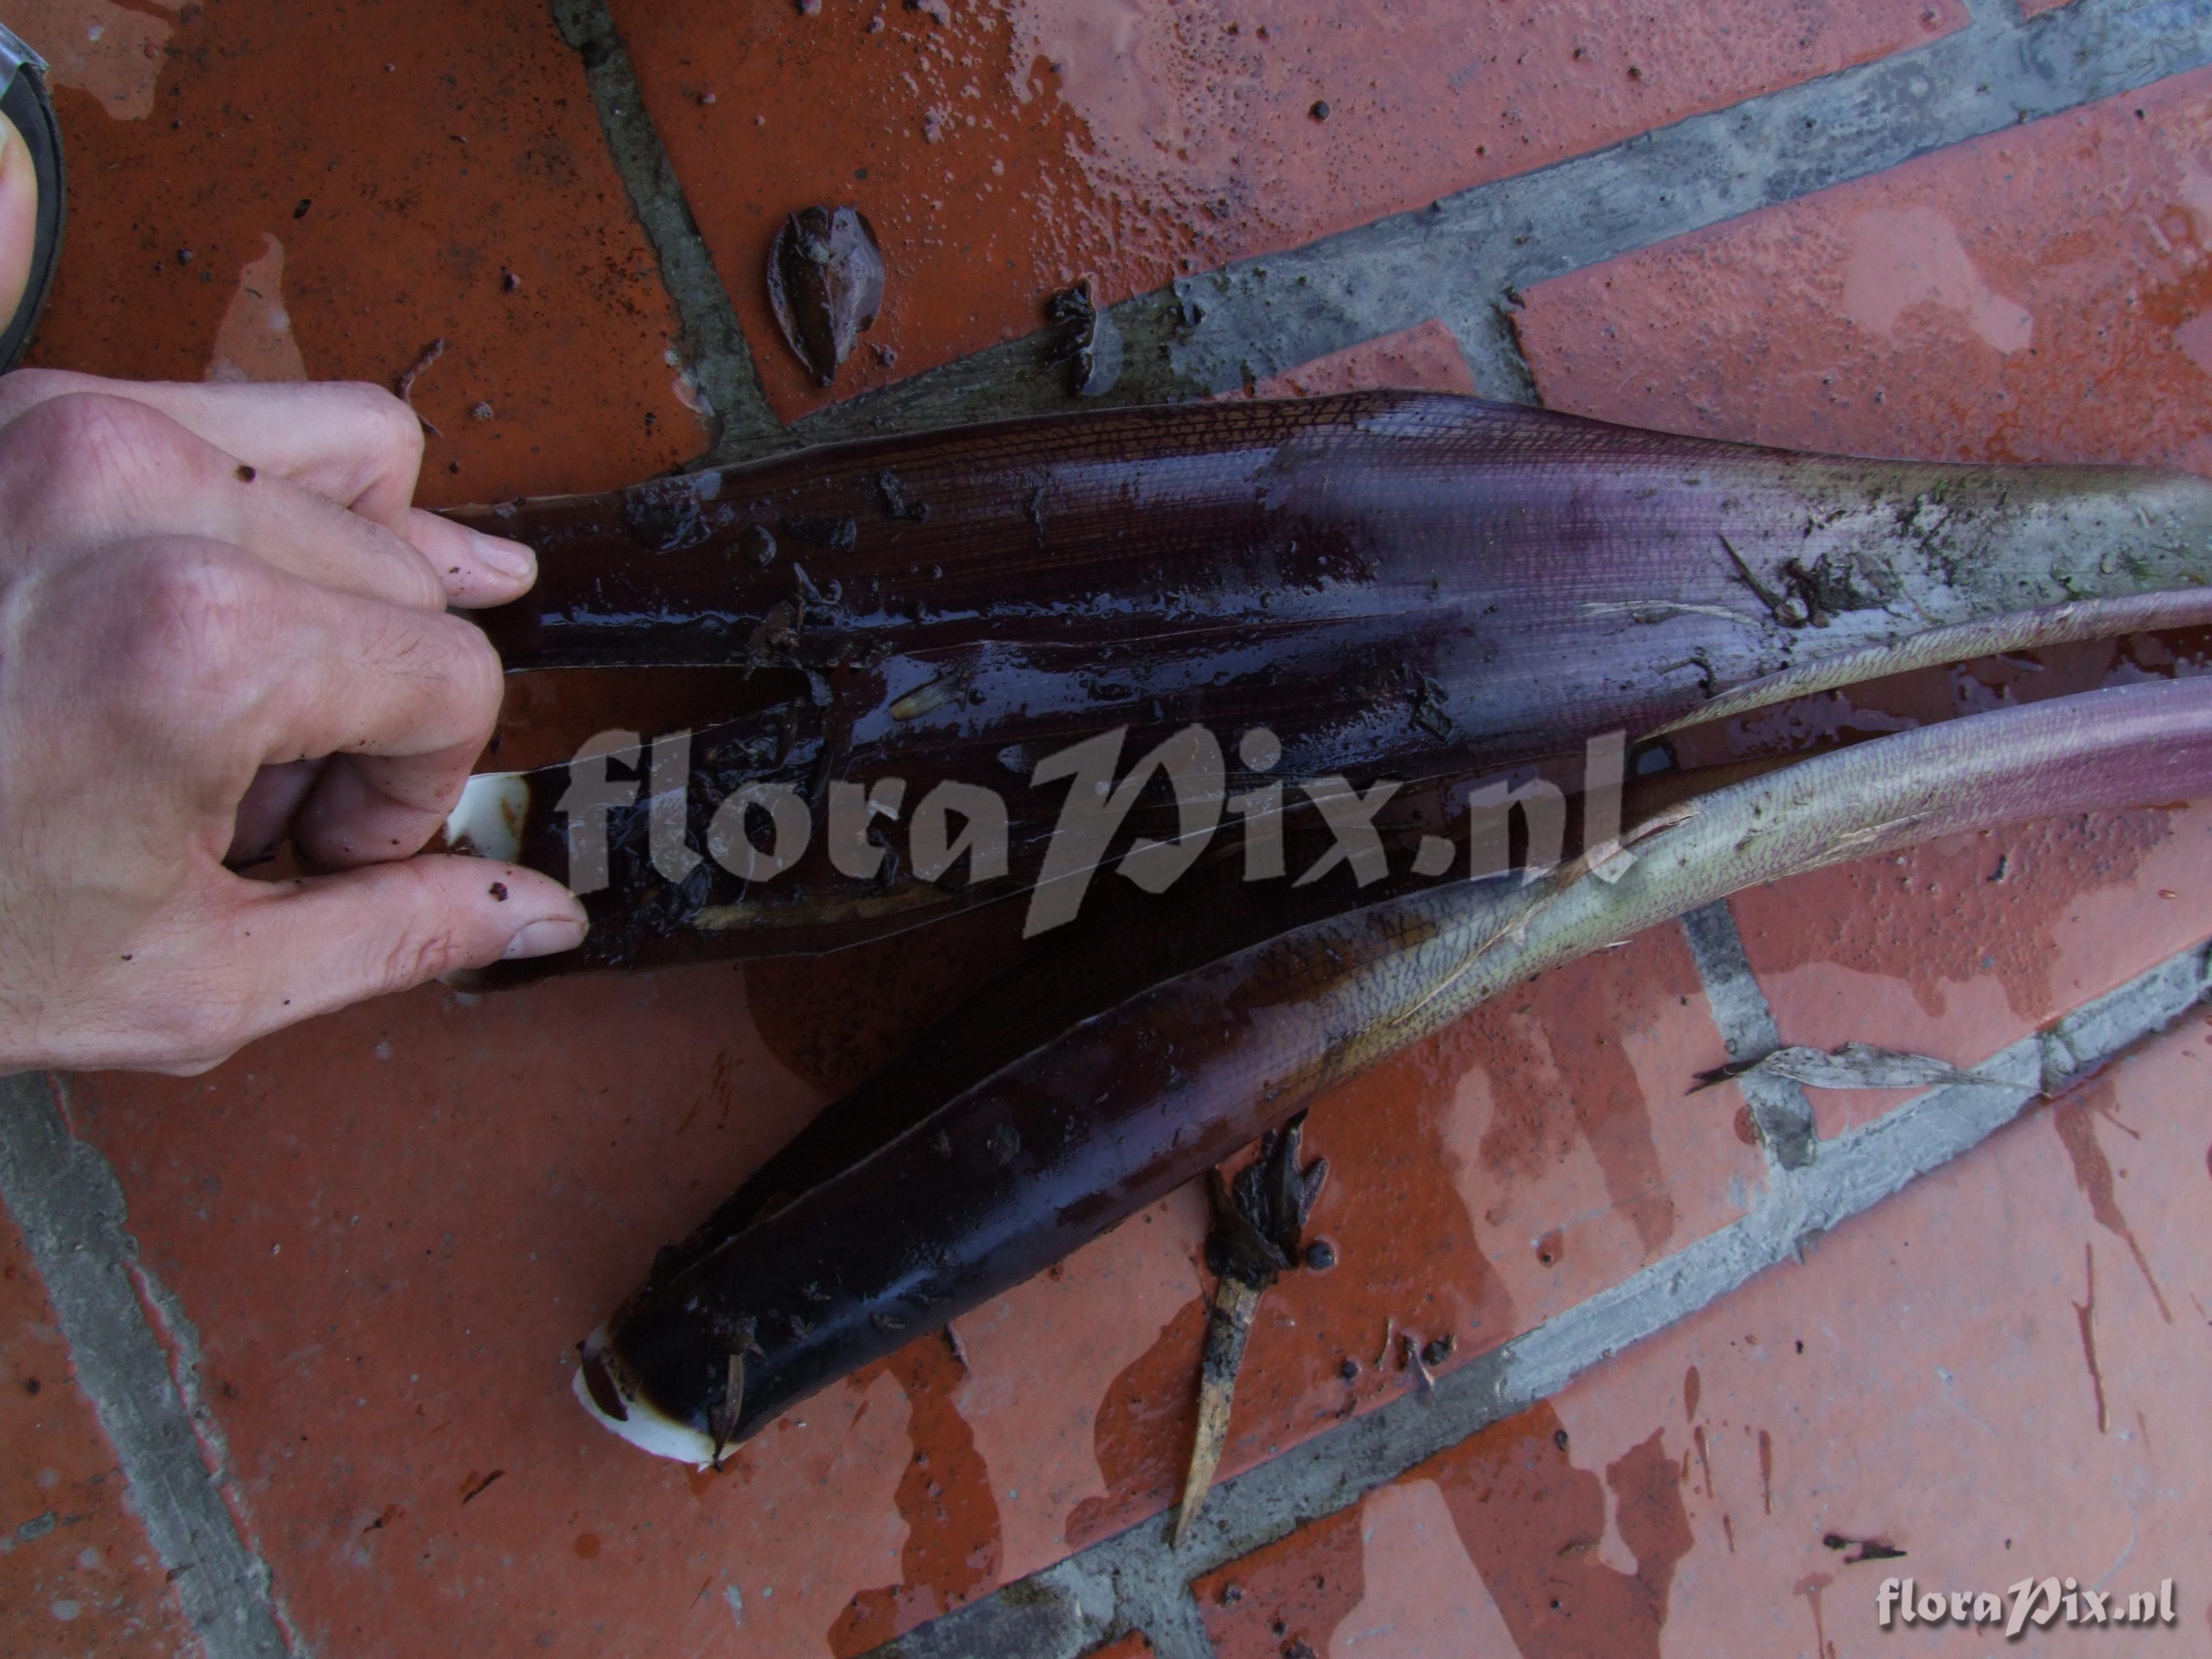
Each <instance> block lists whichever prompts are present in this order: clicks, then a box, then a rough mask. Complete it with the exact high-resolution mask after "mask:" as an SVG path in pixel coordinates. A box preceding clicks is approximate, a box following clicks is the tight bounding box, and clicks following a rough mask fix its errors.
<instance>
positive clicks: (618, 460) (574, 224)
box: [8, 0, 704, 502]
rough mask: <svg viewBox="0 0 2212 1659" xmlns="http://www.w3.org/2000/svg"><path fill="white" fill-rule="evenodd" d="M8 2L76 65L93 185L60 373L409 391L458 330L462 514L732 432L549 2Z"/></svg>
mask: <svg viewBox="0 0 2212 1659" xmlns="http://www.w3.org/2000/svg"><path fill="white" fill-rule="evenodd" d="M8 17H9V22H10V24H11V25H13V26H14V27H15V28H16V29H17V31H18V32H20V33H22V34H23V35H24V36H26V37H27V39H28V40H31V41H32V42H33V45H36V46H40V47H41V48H43V49H44V50H45V51H46V52H48V53H49V54H50V55H51V56H52V57H53V58H55V61H56V64H57V74H56V80H57V82H58V88H59V90H58V92H57V94H56V101H57V104H58V107H59V109H60V112H61V117H62V123H63V127H64V137H65V141H66V143H67V144H68V148H69V156H70V184H71V186H72V191H71V199H70V224H69V242H68V247H67V251H66V252H65V255H64V259H63V262H62V266H61V271H60V275H59V277H58V281H57V283H56V285H55V289H54V295H53V299H52V304H51V306H50V307H49V309H48V311H47V313H46V319H45V321H44V323H43V325H42V326H41V328H40V338H39V342H38V347H37V351H36V354H35V356H36V361H39V362H45V363H48V364H54V365H58V366H62V367H65V368H82V369H87V370H90V371H93V372H95V373H99V374H117V375H125V376H131V377H136V378H140V379H173V380H199V379H201V378H203V377H218V378H232V379H249V380H282V379H297V378H300V377H301V376H302V375H303V374H304V375H312V376H313V377H315V378H317V379H361V380H375V381H378V382H380V383H382V384H384V385H386V386H390V385H391V384H392V382H393V380H394V379H395V378H396V377H397V376H398V375H399V374H401V373H402V372H403V371H404V370H405V369H406V368H408V367H409V366H410V364H411V363H413V362H415V361H416V358H417V356H419V355H421V354H422V352H423V351H424V349H425V348H426V347H427V346H428V344H429V343H431V342H432V341H433V340H436V339H442V340H444V341H445V342H446V343H447V349H446V351H445V353H444V354H443V356H441V357H440V358H439V359H438V360H437V361H436V362H435V363H433V364H431V365H430V366H429V367H428V368H426V369H425V371H424V372H423V374H422V376H421V378H420V380H419V381H418V382H417V384H416V404H417V405H418V406H419V407H420V408H421V410H422V412H423V414H424V415H425V416H428V419H429V420H431V421H432V422H435V424H436V426H437V427H438V428H439V429H440V432H441V434H442V435H441V436H437V437H433V438H431V439H430V441H429V450H428V459H427V460H426V463H425V466H424V494H425V496H426V498H428V500H430V501H433V502H451V501H474V500H483V499H489V498H493V497H498V496H504V495H513V494H517V493H521V492H526V491H552V490H565V489H602V488H606V487H609V486H612V485H617V484H622V483H629V482H631V481H632V480H634V479H635V478H639V477H646V476H647V475H649V474H651V473H653V472H655V471H660V470H662V469H664V468H665V467H667V466H669V465H671V464H673V463H675V462H678V461H680V460H683V459H687V458H689V457H690V456H691V455H694V454H696V453H698V451H699V450H700V449H701V448H702V447H703V444H704V435H703V433H702V428H701V427H700V425H699V422H698V420H697V417H696V416H695V415H694V414H693V413H692V411H691V410H690V409H689V408H687V407H686V406H685V404H684V398H686V397H688V396H690V391H689V388H688V385H679V381H680V380H681V378H682V377H681V374H680V371H679V370H678V368H673V367H671V363H670V362H669V361H668V356H667V354H668V353H669V351H670V349H671V341H672V339H673V337H674V335H675V331H676V323H675V319H674V316H673V313H672V312H671V308H670V306H669V302H668V300H667V296H666V295H665V292H664V290H663V289H662V288H661V285H660V281H659V274H658V271H657V270H656V268H655V266H654V264H653V259H652V256H651V253H650V252H649V250H648V249H647V246H646V243H645V240H644V238H643V235H642V234H641V232H640V230H639V229H638V228H637V226H636V224H635V221H634V219H633V217H632V215H631V211H630V206H629V197H627V196H626V195H625V194H624V192H623V186H622V183H621V181H620V179H618V178H617V176H616V173H615V171H614V168H613V166H612V164H611V161H609V159H608V157H607V155H606V151H605V140H604V137H603V136H602V134H601V132H600V129H599V119H598V117H597V114H596V113H595V112H594V111H593V109H592V102H591V98H590V95H589V94H588V92H587V91H586V88H585V84H584V78H583V72H582V70H581V68H580V65H579V64H578V63H577V61H576V59H575V58H574V54H573V53H571V52H569V51H568V49H567V47H566V46H564V45H563V44H562V41H561V40H560V37H559V36H558V34H557V33H556V32H555V30H554V27H553V24H552V21H551V19H550V16H549V15H548V14H547V12H546V9H545V8H544V5H542V4H538V3H534V0H497V3H495V4H489V5H478V6H471V7H468V8H466V9H461V10H456V9H453V7H451V6H445V5H440V4H438V3H436V0H394V3H389V4H385V5H380V6H376V7H374V8H368V9H363V8H359V7H352V6H346V5H342V4H336V3H330V0H301V3H289V4H281V3H275V0H252V3H232V4H221V5H210V6H202V5H190V6H178V5H175V4H173V3H168V4H165V7H164V9H161V10H148V9H131V8H128V7H125V6H123V5H118V4H114V3H111V0H18V3H16V4H15V5H13V6H11V7H10V8H9V13H8ZM94 32H97V34H96V38H90V37H91V36H93V34H94ZM509 272H512V273H513V286H512V288H511V289H510V286H509V283H508V280H507V273H509ZM480 409H481V410H483V411H485V412H483V413H482V414H481V415H478V414H476V413H472V411H476V410H480ZM456 467H458V469H459V470H458V471H455V470H454V469H455V468H456Z"/></svg>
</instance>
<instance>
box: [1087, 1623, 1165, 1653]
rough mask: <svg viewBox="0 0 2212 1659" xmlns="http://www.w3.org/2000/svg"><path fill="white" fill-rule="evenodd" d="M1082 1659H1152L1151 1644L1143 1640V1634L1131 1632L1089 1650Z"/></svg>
mask: <svg viewBox="0 0 2212 1659" xmlns="http://www.w3.org/2000/svg"><path fill="white" fill-rule="evenodd" d="M1083 1659H1152V1644H1151V1643H1150V1642H1148V1641H1146V1639H1145V1633H1144V1632H1142V1631H1140V1630H1133V1631H1131V1632H1129V1633H1128V1634H1127V1636H1121V1637H1116V1638H1115V1639H1114V1640H1113V1641H1111V1642H1109V1643H1107V1644H1105V1646H1103V1647H1097V1648H1093V1649H1091V1651H1090V1652H1088V1653H1086V1654H1085V1655H1084V1656H1083Z"/></svg>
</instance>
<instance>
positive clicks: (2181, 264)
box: [1517, 71, 2212, 472]
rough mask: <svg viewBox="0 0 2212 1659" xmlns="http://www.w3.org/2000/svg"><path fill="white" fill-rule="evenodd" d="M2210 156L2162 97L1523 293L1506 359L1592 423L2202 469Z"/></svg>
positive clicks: (1996, 141) (1884, 450) (2180, 101)
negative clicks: (1511, 354)
mask: <svg viewBox="0 0 2212 1659" xmlns="http://www.w3.org/2000/svg"><path fill="white" fill-rule="evenodd" d="M2208 143H2212V71H2198V72H2197V73H2195V74H2191V75H2185V76H2176V77H2174V78H2173V79H2172V80H2168V81H2165V82H2160V83H2158V84H2157V85H2155V86H2153V87H2150V88H2145V89H2144V90H2142V91H2141V92H2136V93H2130V94H2124V95H2122V96H2120V97H2118V98H2112V99H2107V100H2105V101H2104V102H2102V103H2100V104H2095V105H2092V106H2088V107H2087V108H2085V109H2082V110H2080V111H2076V112H2073V113H2070V114H2067V115H2060V116H2054V117H2051V118H2048V119H2045V120H2041V121H2036V122H2033V123H2031V124H2029V125H2027V126H2024V127H2020V128H2017V129H2015V130H2012V131H2006V132H2002V133H1999V134H1996V135H1993V136H1992V137H1986V138H1982V139H1978V140H1976V141H1974V142H1972V143H1966V144H1960V145H1957V146H1955V147H1954V148H1952V149H1946V150H1942V151H1939V152H1937V153H1936V154H1934V155H1924V156H1922V157H1921V158H1919V159H1918V160H1917V161H1911V162H1908V163H1907V164H1906V165H1905V166H1903V167H1897V168H1893V170H1891V171H1890V172H1887V173H1881V174H1879V175H1877V176H1875V177H1874V178H1872V179H1863V180H1860V181H1859V182H1857V183H1855V184H1850V185H1839V186H1838V187H1837V188H1835V189H1832V190H1827V191H1820V192H1819V193H1818V194H1816V195H1814V196H1811V197H1806V198H1804V199H1803V200H1801V201H1798V202H1794V203H1790V204H1785V205H1784V206H1781V207H1777V208H1771V209H1768V210H1765V211H1764V212H1760V213H1756V214H1753V215H1751V216H1748V217H1747V218H1743V219H1741V220H1736V221H1734V222H1729V223H1727V224H1723V225H1719V226H1716V227H1715V228H1712V229H1711V230H1707V231H1702V232H1699V233H1697V234H1692V235H1690V236H1685V237H1680V238H1678V239H1676V240H1674V241H1670V242H1665V243H1662V244H1660V245H1659V246H1656V247H1653V248H1650V249H1646V250H1644V252H1639V253H1635V254H1631V255H1629V256H1627V257H1626V258H1620V259H1616V260H1613V261H1612V262H1611V263H1610V264H1604V265H1599V266H1595V267H1593V268H1591V269H1590V270H1583V271H1578V272H1576V273H1575V274H1573V275H1571V276H1563V277H1560V278H1559V279H1557V280H1556V281H1553V282H1549V283H1541V284H1538V285H1537V286H1536V287H1534V288H1532V289H1530V290H1529V291H1528V295H1527V303H1526V307H1525V309H1523V310H1522V312H1521V313H1519V314H1518V319H1517V326H1518V329H1519V332H1520V337H1521V342H1522V348H1523V349H1524V350H1525V351H1526V353H1527V355H1528V361H1529V363H1530V366H1531V367H1532V368H1534V370H1535V373H1536V380H1537V384H1538V386H1539V387H1540V388H1541V391H1542V392H1543V395H1544V398H1545V400H1546V401H1547V403H1549V404H1553V406H1554V407H1556V408H1560V409H1571V410H1575V411H1576V412H1577V413H1579V414H1586V415H1595V416H1599V417H1600V418H1601V419H1605V420H1613V421H1626V422H1630V423H1632V424H1634V425H1640V426H1656V427H1660V428H1664V429H1667V430H1669V431H1678V432H1700V433H1707V434H1710V435H1713V436H1716V437H1725V438H1735V439H1741V440H1745V441H1754V442H1759V443H1771V444H1784V445H1791V446H1795V447H1799V448H1808V449H1826V450H1840V451H1848V452H1850V453H1860V454H1875V455H1896V454H1905V455H1916V456H1927V457H1929V458H1933V459H1959V460H1989V461H2001V460H2027V461H2060V460H2078V461H2130V462H2136V463H2141V464H2157V463H2163V464H2165V465H2176V466H2185V467H2189V468H2191V469H2192V470H2194V471H2199V472H2207V471H2212V399H2208V398H2207V397H2206V395H2205V393H2206V390H2207V386H2208V377H2212V325H2208V324H2207V323H2206V321H2205V317H2206V315H2207V301H2208V300H2212V259H2208V258H2207V250H2208V249H2212V173H2208V172H2207V170H2206V167H2205V162H2204V154H2205V147H2206V145H2207V144H2208ZM1932 363H1940V364H1941V365H1942V372H1941V373H1936V374H1931V373H1929V372H1928V370H1929V365H1930V364H1932Z"/></svg>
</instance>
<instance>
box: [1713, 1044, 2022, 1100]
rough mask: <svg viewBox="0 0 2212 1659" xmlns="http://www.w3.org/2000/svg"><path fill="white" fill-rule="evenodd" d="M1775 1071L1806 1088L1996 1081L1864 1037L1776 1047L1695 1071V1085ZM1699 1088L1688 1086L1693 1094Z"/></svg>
mask: <svg viewBox="0 0 2212 1659" xmlns="http://www.w3.org/2000/svg"><path fill="white" fill-rule="evenodd" d="M1741 1077H1779V1078H1787V1079H1790V1081H1791V1082H1793V1083H1802V1084H1803V1085H1805V1086H1806V1087H1807V1088H1808V1089H1931V1088H1934V1087H1936V1085H1939V1084H1953V1083H1998V1082H2002V1079H1998V1078H1992V1077H1984V1075H1983V1074H1982V1073H1979V1072H1966V1071H1961V1070H1960V1068H1959V1067H1957V1066H1954V1065H1952V1064H1951V1063H1950V1061H1948V1060H1937V1059H1936V1057H1935V1056H1934V1055H1932V1054H1901V1053H1899V1052H1898V1051H1897V1050H1896V1049H1893V1048H1875V1046H1874V1045H1873V1044H1872V1043H1868V1042H1846V1043H1845V1044H1844V1046H1843V1047H1842V1048H1838V1049H1836V1050H1835V1051H1834V1052H1833V1053H1832V1054H1831V1053H1828V1052H1826V1051H1825V1050H1822V1049H1820V1048H1777V1049H1775V1050H1774V1051H1773V1052H1772V1053H1771V1054H1763V1055H1761V1056H1760V1057H1759V1059H1757V1060H1750V1061H1743V1062H1737V1063H1735V1064H1732V1065H1728V1066H1717V1067H1716V1068H1714V1069H1713V1070H1712V1071H1710V1072H1700V1073H1699V1074H1698V1083H1697V1089H1710V1088H1711V1087H1712V1086H1713V1085H1715V1084H1716V1083H1725V1082H1726V1081H1728V1080H1729V1079H1730V1078H1741ZM1697 1089H1692V1091H1691V1092H1692V1094H1695V1093H1696V1092H1697Z"/></svg>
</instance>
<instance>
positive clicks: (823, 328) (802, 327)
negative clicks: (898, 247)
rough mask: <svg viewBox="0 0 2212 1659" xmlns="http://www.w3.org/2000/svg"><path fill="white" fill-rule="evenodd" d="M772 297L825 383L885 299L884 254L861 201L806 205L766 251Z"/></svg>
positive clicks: (787, 338)
mask: <svg viewBox="0 0 2212 1659" xmlns="http://www.w3.org/2000/svg"><path fill="white" fill-rule="evenodd" d="M768 303H769V309H770V310H771V311H773V312H774V313H775V325H776V326H777V327H778V328H780V329H781V330H782V331H783V337H784V342H785V343H786V344H787V345H788V346H790V348H791V349H792V350H793V351H794V352H796V353H797V354H798V355H799V361H800V362H804V363H805V365H806V367H807V370H808V372H809V373H811V374H812V375H813V376H814V378H815V380H816V381H817V383H819V384H820V385H823V386H828V385H829V383H830V382H831V381H832V380H836V378H837V367H838V365H839V364H841V363H842V362H844V361H845V359H846V358H848V357H849V356H852V355H853V347H854V345H855V344H856V343H858V342H859V340H860V336H861V335H863V334H865V333H866V332H867V331H868V330H869V329H871V328H872V327H874V326H875V322H876V315H877V313H878V312H880V311H881V310H882V309H883V303H884V256H883V250H882V249H881V248H880V247H878V246H877V243H876V233H875V231H874V230H873V229H872V228H871V227H870V225H869V223H868V222H867V220H866V218H865V217H864V216H862V215H861V213H860V210H859V209H857V208H848V207H839V208H828V207H811V208H801V209H800V210H799V211H798V212H796V213H794V214H793V215H792V216H790V217H789V218H788V219H786V220H785V221H784V222H783V228H781V230H779V231H777V232H776V234H775V241H774V242H772V243H770V244H769V251H768Z"/></svg>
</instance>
